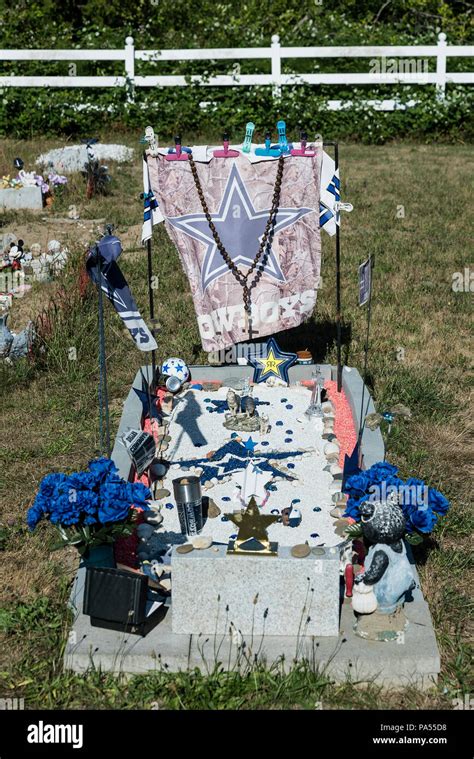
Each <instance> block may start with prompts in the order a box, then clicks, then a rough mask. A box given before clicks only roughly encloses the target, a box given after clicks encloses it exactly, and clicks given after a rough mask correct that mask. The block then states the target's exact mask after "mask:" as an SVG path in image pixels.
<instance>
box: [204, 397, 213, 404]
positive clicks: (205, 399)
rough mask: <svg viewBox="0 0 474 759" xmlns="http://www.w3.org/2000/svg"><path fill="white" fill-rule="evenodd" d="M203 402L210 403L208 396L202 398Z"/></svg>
mask: <svg viewBox="0 0 474 759" xmlns="http://www.w3.org/2000/svg"><path fill="white" fill-rule="evenodd" d="M204 403H212V401H211V399H210V398H204Z"/></svg>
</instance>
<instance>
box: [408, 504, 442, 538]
mask: <svg viewBox="0 0 474 759" xmlns="http://www.w3.org/2000/svg"><path fill="white" fill-rule="evenodd" d="M436 521H437V518H436V514H434V513H433V512H432V511H431V509H430V508H427V507H423V508H418V509H413V510H412V511H411V512H410V513H409V515H408V519H407V525H408V526H409V527H410V528H411V527H414V528H415V529H416V530H418V532H423V533H428V532H432V530H433V528H434V526H435V524H436ZM410 531H412V530H410Z"/></svg>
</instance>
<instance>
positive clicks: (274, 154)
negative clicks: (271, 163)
mask: <svg viewBox="0 0 474 759" xmlns="http://www.w3.org/2000/svg"><path fill="white" fill-rule="evenodd" d="M271 145H272V135H271V132H267V133H266V134H265V147H264V148H255V155H261V156H265V157H266V158H268V157H271V158H278V157H279V155H280V150H278V149H275V150H274V149H273V148H272V147H271Z"/></svg>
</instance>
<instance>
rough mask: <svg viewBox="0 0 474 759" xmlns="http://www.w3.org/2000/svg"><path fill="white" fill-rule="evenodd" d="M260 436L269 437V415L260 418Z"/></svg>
mask: <svg viewBox="0 0 474 759" xmlns="http://www.w3.org/2000/svg"><path fill="white" fill-rule="evenodd" d="M259 419H260V434H261V435H268V433H269V432H270V424H269V418H268V414H262V415H261V416H260V417H259Z"/></svg>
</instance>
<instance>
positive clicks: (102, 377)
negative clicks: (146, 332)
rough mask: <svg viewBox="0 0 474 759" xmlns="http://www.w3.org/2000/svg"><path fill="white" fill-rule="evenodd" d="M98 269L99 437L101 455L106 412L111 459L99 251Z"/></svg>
mask: <svg viewBox="0 0 474 759" xmlns="http://www.w3.org/2000/svg"><path fill="white" fill-rule="evenodd" d="M97 269H98V275H99V277H98V283H97V287H98V291H99V292H98V295H99V437H100V453H101V455H103V453H104V424H103V412H104V410H105V450H106V453H107V456H108V458H110V453H111V446H110V419H109V397H108V390H107V360H106V355H105V327H104V300H103V293H102V263H101V256H100V253H99V251H98V249H97Z"/></svg>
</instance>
